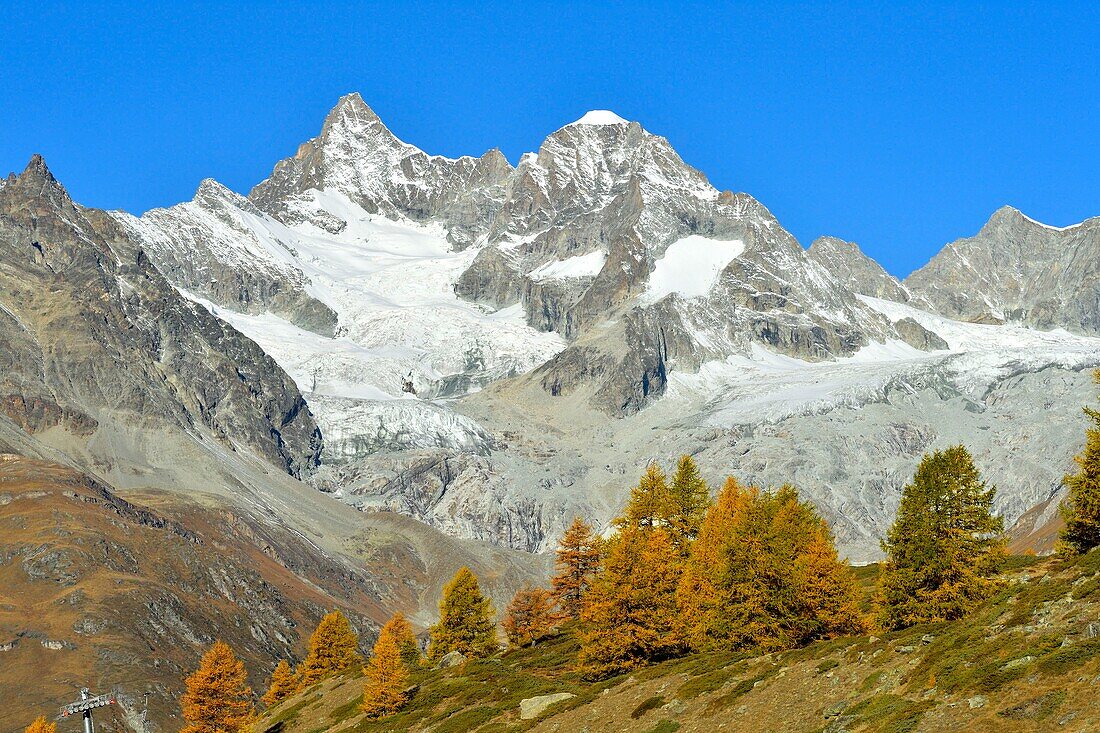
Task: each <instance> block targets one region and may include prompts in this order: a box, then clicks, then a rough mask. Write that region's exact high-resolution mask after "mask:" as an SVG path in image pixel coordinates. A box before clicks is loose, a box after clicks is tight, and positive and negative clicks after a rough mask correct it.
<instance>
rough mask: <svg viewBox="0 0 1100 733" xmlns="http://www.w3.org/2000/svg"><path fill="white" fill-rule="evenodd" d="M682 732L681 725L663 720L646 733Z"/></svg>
mask: <svg viewBox="0 0 1100 733" xmlns="http://www.w3.org/2000/svg"><path fill="white" fill-rule="evenodd" d="M678 730H680V724H679V723H677V722H676V721H675V720H661V721H658V723H657V725H655V726H653V727H652V728H650V729H649V730H648V731H646V733H676V731H678Z"/></svg>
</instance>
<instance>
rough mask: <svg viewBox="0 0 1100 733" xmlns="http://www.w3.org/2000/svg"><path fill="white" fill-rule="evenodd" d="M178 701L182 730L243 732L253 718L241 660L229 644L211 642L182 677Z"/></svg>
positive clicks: (189, 731) (222, 732)
mask: <svg viewBox="0 0 1100 733" xmlns="http://www.w3.org/2000/svg"><path fill="white" fill-rule="evenodd" d="M185 684H186V686H187V690H186V692H184V694H183V699H182V700H181V702H180V705H181V708H182V712H183V719H184V720H185V721H187V725H185V726H184V727H183V731H182V733H246V732H247V731H248V730H249V728H250V726H251V725H252V723H253V721H254V720H255V711H254V709H253V707H252V690H251V689H250V688H249V687H248V674H247V673H246V672H245V669H244V662H242V661H241V660H239V659H237V657H236V655H234V654H233V650H232V649H230V648H229V645H228V644H226V643H225V642H222V641H216V642H214V645H213V646H211V647H210V649H209V651H207V652H206V654H204V655H203V658H202V661H201V662H200V663H199V668H198V669H197V670H195V671H194V672H193V673H192V674H191V675H190V676H189V677H188V678H187V679H186V680H185Z"/></svg>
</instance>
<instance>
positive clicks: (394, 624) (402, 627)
mask: <svg viewBox="0 0 1100 733" xmlns="http://www.w3.org/2000/svg"><path fill="white" fill-rule="evenodd" d="M384 633H389V634H390V635H392V636H393V638H394V640H395V641H396V642H397V648H398V649H400V650H401V661H402V662H404V663H405V664H418V663H419V662H420V642H418V641H417V640H416V634H414V633H413V629H412V625H411V624H410V623H409V621H408V619H406V618H405V616H404V615H403V614H402V613H400V612H398V613H395V614H394V615H393V616H391V617H390V620H389V621H387V622H386V625H385V626H383V627H382V630H381V631H380V632H379V636H381V634H384Z"/></svg>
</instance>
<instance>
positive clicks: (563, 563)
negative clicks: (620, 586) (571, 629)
mask: <svg viewBox="0 0 1100 733" xmlns="http://www.w3.org/2000/svg"><path fill="white" fill-rule="evenodd" d="M599 566H600V540H599V538H598V537H596V536H595V535H594V534H593V533H592V527H590V526H589V525H588V524H587V523H586V522H585V521H584V520H583V519H581V518H580V517H577V518H575V519H574V520H573V523H572V524H571V525H569V529H567V530H566V531H565V534H564V535H563V536H562V538H561V542H559V543H558V552H557V557H556V558H555V560H554V568H555V570H556V572H555V574H554V577H553V578H551V580H550V590H551V594H552V595H553V597H554V600H555V601H556V602H557V604H558V613H559V614H560V615H561V617H562V618H563V619H567V620H569V619H577V618H580V615H581V609H582V608H583V607H584V596H585V594H586V593H587V592H588V587H589V585H590V584H591V583H592V577H593V576H594V575H595V573H596V571H597V570H598V569H599Z"/></svg>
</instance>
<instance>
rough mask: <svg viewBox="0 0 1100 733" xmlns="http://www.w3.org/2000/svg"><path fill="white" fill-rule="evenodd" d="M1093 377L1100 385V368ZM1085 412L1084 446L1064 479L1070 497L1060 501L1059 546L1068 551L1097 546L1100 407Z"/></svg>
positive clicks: (1099, 536)
mask: <svg viewBox="0 0 1100 733" xmlns="http://www.w3.org/2000/svg"><path fill="white" fill-rule="evenodd" d="M1092 376H1093V379H1094V380H1095V381H1096V382H1097V383H1098V384H1100V369H1098V370H1097V371H1095V372H1093V375H1092ZM1085 414H1086V415H1087V416H1088V418H1089V420H1090V421H1092V426H1091V427H1089V428H1088V430H1087V431H1086V432H1085V448H1084V450H1082V451H1081V453H1080V454H1079V455H1078V456H1077V457H1076V458H1074V459H1073V460H1074V462H1076V463H1077V471H1076V472H1075V473H1071V474H1068V475H1067V476H1066V477H1065V478H1064V479H1063V483H1064V484H1065V486H1066V488H1067V489H1069V496H1068V497H1067V498H1066V501H1065V502H1064V503H1063V504H1062V516H1063V518H1064V519H1065V520H1066V526H1065V529H1063V530H1062V533H1061V536H1060V537H1059V539H1060V549H1061V550H1062V551H1063V552H1067V553H1070V554H1072V553H1083V552H1088V551H1089V550H1091V549H1092V548H1094V547H1097V546H1100V410H1094V409H1092V408H1091V407H1086V408H1085Z"/></svg>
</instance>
